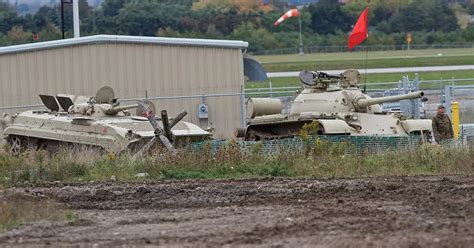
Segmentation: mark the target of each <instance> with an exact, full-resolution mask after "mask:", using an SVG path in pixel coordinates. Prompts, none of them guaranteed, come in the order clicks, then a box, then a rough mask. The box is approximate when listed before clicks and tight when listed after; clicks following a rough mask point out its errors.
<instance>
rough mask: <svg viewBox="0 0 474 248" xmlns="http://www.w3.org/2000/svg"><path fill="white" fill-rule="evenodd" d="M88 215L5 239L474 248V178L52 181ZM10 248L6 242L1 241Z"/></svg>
mask: <svg viewBox="0 0 474 248" xmlns="http://www.w3.org/2000/svg"><path fill="white" fill-rule="evenodd" d="M12 191H16V192H19V193H21V194H27V195H32V196H35V197H51V198H53V199H55V200H56V201H58V202H61V203H64V206H65V207H66V208H69V209H72V210H74V211H75V212H76V213H78V216H79V217H78V219H77V220H74V221H72V222H67V223H65V222H63V223H49V222H42V223H35V224H31V225H28V226H24V227H21V228H20V229H18V230H12V231H9V232H7V233H4V234H1V235H0V244H3V245H7V246H22V247H23V246H34V247H38V246H50V245H54V246H71V245H72V246H83V247H90V246H93V247H97V246H99V247H101V246H118V245H120V246H145V245H150V246H155V245H163V246H180V247H181V246H244V247H246V246H248V247H255V246H262V247H269V246H271V247H297V246H311V247H314V246H317V247H361V246H362V247H367V246H374V247H469V246H471V247H472V244H474V177H473V176H446V177H395V178H360V179H334V180H314V179H306V180H293V179H266V180H212V181H211V180H209V181H167V182H156V183H134V184H125V183H123V184H122V183H100V184H76V185H74V184H72V185H45V186H42V187H36V188H15V189H12ZM0 246H1V245H0Z"/></svg>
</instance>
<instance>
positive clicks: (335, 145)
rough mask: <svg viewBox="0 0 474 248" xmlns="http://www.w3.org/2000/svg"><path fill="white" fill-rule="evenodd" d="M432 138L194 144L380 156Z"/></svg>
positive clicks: (275, 151)
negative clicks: (314, 150) (375, 154)
mask: <svg viewBox="0 0 474 248" xmlns="http://www.w3.org/2000/svg"><path fill="white" fill-rule="evenodd" d="M428 139H429V138H428V137H425V136H420V135H406V136H394V135H380V136H357V135H354V136H349V135H318V136H310V137H309V138H307V139H303V138H301V137H294V138H288V139H275V140H263V141H226V140H212V141H204V142H199V143H195V144H193V146H192V148H193V149H194V150H197V151H202V150H208V151H210V152H211V153H216V152H218V151H220V150H222V149H226V148H229V146H233V147H237V148H239V149H240V150H241V151H243V152H247V153H255V152H262V153H263V154H269V155H271V154H281V153H286V152H291V151H302V150H308V149H325V150H328V151H329V152H336V153H339V154H345V153H351V154H352V153H380V152H385V151H389V150H409V149H413V148H415V147H418V146H420V145H421V144H423V143H424V142H428V141H429V140H428Z"/></svg>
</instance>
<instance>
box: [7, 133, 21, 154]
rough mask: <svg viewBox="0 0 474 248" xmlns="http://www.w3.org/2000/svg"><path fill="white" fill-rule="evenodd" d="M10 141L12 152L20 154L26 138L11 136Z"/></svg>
mask: <svg viewBox="0 0 474 248" xmlns="http://www.w3.org/2000/svg"><path fill="white" fill-rule="evenodd" d="M8 143H9V144H10V153H11V154H13V155H18V154H20V153H21V151H22V150H23V145H24V144H23V143H24V140H23V139H22V138H21V137H20V136H11V137H10V138H9V139H8Z"/></svg>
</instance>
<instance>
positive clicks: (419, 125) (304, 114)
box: [238, 70, 432, 141]
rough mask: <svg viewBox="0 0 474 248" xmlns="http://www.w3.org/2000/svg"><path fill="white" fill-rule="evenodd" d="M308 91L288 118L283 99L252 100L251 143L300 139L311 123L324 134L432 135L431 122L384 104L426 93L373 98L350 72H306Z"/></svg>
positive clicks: (302, 75)
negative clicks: (388, 109) (307, 125)
mask: <svg viewBox="0 0 474 248" xmlns="http://www.w3.org/2000/svg"><path fill="white" fill-rule="evenodd" d="M299 77H300V80H301V82H302V83H303V84H304V89H303V90H302V91H301V92H300V93H299V94H298V95H297V96H296V97H295V99H294V101H293V103H292V105H291V108H290V110H289V113H288V114H282V103H281V101H280V100H279V99H271V98H270V99H268V98H267V99H266V98H253V99H252V98H251V99H249V100H248V102H247V113H248V116H249V118H250V120H249V122H248V126H247V128H246V130H242V131H240V132H238V133H239V134H240V136H241V137H243V138H244V139H245V140H254V141H258V140H262V139H277V138H287V137H293V136H296V135H298V133H299V132H300V130H301V129H302V127H303V126H304V125H305V124H309V123H314V122H316V125H315V126H317V130H315V133H316V134H318V135H365V136H379V135H391V136H407V135H422V136H423V137H426V138H428V137H430V135H431V132H432V128H431V120H415V119H407V118H406V117H405V116H403V115H402V114H400V113H392V112H384V111H382V107H381V105H380V104H382V103H386V102H394V101H399V100H404V99H417V98H421V97H423V95H424V93H423V92H421V91H419V92H411V93H408V94H404V95H398V96H389V97H380V98H371V97H370V96H368V95H366V94H365V93H363V91H362V90H361V89H360V88H359V85H358V84H359V81H360V73H359V72H358V71H357V70H347V71H345V72H344V73H342V74H340V75H328V74H326V73H324V72H316V71H312V72H309V71H304V72H301V73H300V76H299Z"/></svg>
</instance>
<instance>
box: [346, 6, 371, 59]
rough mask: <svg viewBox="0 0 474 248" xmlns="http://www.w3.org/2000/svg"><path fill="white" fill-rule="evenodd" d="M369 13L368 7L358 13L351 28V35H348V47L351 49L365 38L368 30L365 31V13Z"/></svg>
mask: <svg viewBox="0 0 474 248" xmlns="http://www.w3.org/2000/svg"><path fill="white" fill-rule="evenodd" d="M368 13H369V7H367V8H365V10H364V11H363V12H362V14H360V16H359V19H358V20H357V23H356V25H355V26H354V29H352V32H351V35H350V36H349V45H348V48H349V50H351V49H352V48H353V47H355V46H357V45H359V44H360V43H362V41H364V40H365V39H367V37H368V36H369V32H367V15H368Z"/></svg>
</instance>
